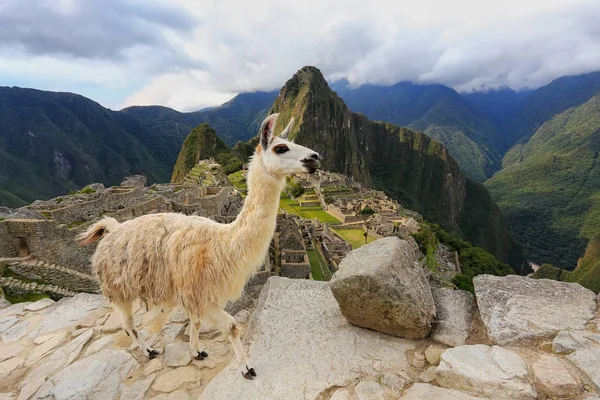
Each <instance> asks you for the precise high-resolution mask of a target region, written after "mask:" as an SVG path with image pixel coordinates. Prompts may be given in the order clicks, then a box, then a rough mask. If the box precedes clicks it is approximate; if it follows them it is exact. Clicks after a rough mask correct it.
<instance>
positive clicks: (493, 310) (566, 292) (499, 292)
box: [473, 275, 596, 345]
mask: <svg viewBox="0 0 600 400" xmlns="http://www.w3.org/2000/svg"><path fill="white" fill-rule="evenodd" d="M473 284H474V286H475V294H476V296H477V305H478V307H479V312H480V313H481V319H482V320H483V323H484V324H485V327H486V329H487V332H488V335H489V337H490V339H491V340H492V341H493V342H494V343H496V344H500V345H506V344H519V343H520V344H522V343H523V342H526V341H532V340H536V339H542V338H549V337H552V336H554V335H556V334H557V333H558V332H559V331H561V330H565V329H568V330H583V329H584V328H585V326H586V324H587V323H588V322H589V321H590V320H591V319H592V318H593V317H594V312H595V310H596V295H595V294H594V292H592V291H591V290H588V289H585V288H584V287H583V286H581V285H579V284H577V283H565V282H557V281H551V280H547V279H531V278H527V277H523V276H516V275H509V276H505V277H498V276H491V275H479V276H477V277H475V278H474V279H473Z"/></svg>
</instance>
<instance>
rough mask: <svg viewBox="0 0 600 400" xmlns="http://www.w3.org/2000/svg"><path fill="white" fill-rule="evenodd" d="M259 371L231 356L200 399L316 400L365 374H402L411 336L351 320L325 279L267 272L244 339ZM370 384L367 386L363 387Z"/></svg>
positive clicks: (360, 378)
mask: <svg viewBox="0 0 600 400" xmlns="http://www.w3.org/2000/svg"><path fill="white" fill-rule="evenodd" d="M244 343H245V345H246V347H247V348H248V352H249V357H250V359H251V361H252V363H253V366H254V368H255V369H256V371H257V374H258V378H257V379H256V380H255V381H253V382H248V381H246V380H245V379H244V378H243V377H242V375H241V374H240V372H239V370H238V368H237V367H238V364H237V362H235V361H234V362H232V363H231V364H230V366H228V367H227V368H225V370H223V371H222V372H221V373H220V374H219V375H218V376H216V377H215V378H214V379H213V380H212V381H211V382H210V383H209V384H208V386H207V387H206V389H205V390H204V394H203V397H202V398H203V399H207V400H211V399H238V398H243V399H247V400H252V399H257V400H258V399H260V400H266V399H315V398H328V397H319V396H327V395H330V394H332V393H333V392H334V391H335V388H337V387H345V386H348V385H351V384H352V383H353V382H355V381H360V380H363V379H364V378H365V377H367V376H370V375H378V374H384V373H387V372H392V373H396V374H402V373H404V374H406V373H407V371H408V370H409V368H410V367H409V364H408V361H407V358H406V351H407V350H411V349H413V348H414V346H415V342H410V341H408V340H405V339H400V338H395V337H393V336H389V335H384V334H381V333H378V332H374V331H371V330H367V329H362V328H359V327H356V326H353V325H351V324H349V323H348V321H346V319H345V318H344V317H343V316H342V314H341V313H340V310H339V308H338V304H337V302H336V301H335V299H334V297H333V295H332V294H331V291H330V289H329V285H328V284H327V283H325V282H315V281H307V280H291V279H286V278H279V277H272V278H269V280H268V281H267V284H266V285H265V287H264V289H263V291H262V293H261V295H260V299H259V302H258V305H257V309H256V311H255V312H254V316H253V319H252V321H251V322H250V326H249V327H248V331H247V333H246V337H245V338H244ZM369 387H371V386H369V385H367V388H363V389H365V390H366V389H368V388H369Z"/></svg>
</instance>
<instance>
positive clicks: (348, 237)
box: [331, 228, 375, 249]
mask: <svg viewBox="0 0 600 400" xmlns="http://www.w3.org/2000/svg"><path fill="white" fill-rule="evenodd" d="M331 230H332V231H334V232H335V233H337V234H338V235H340V236H341V237H342V238H343V239H344V240H345V241H347V242H348V243H350V244H351V245H352V249H358V248H359V247H360V246H363V245H364V244H365V237H364V236H363V234H364V231H363V230H362V228H335V229H334V228H332V229H331ZM367 240H368V242H369V243H371V242H372V241H374V240H375V238H374V237H373V236H371V235H369V236H367Z"/></svg>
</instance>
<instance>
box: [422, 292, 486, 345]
mask: <svg viewBox="0 0 600 400" xmlns="http://www.w3.org/2000/svg"><path fill="white" fill-rule="evenodd" d="M431 292H432V294H433V299H434V301H435V309H436V318H435V322H434V324H433V329H432V331H431V338H432V339H433V340H435V341H437V342H440V343H443V344H446V345H448V346H461V345H463V344H465V343H466V340H467V338H468V337H469V335H470V333H471V325H472V324H473V316H474V315H475V313H476V312H477V307H476V305H475V296H473V294H471V293H469V292H467V291H465V290H452V289H447V288H432V289H431Z"/></svg>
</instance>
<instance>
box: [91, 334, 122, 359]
mask: <svg viewBox="0 0 600 400" xmlns="http://www.w3.org/2000/svg"><path fill="white" fill-rule="evenodd" d="M114 342H115V338H114V337H112V336H102V337H101V338H100V339H98V340H96V341H95V342H94V343H92V344H90V346H89V347H88V348H87V350H86V351H85V355H84V356H85V357H89V356H91V355H92V354H95V353H97V352H99V351H102V350H106V349H108V348H109V347H110V346H112V344H113V343H114Z"/></svg>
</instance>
